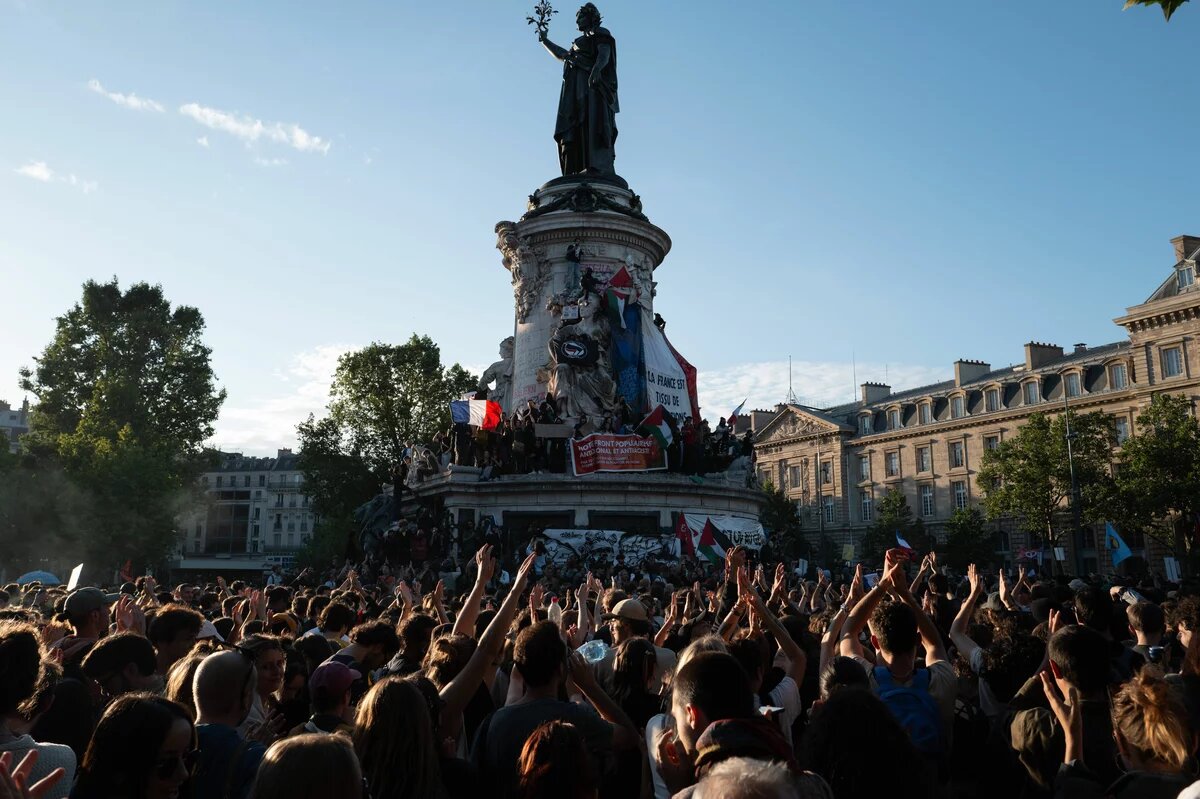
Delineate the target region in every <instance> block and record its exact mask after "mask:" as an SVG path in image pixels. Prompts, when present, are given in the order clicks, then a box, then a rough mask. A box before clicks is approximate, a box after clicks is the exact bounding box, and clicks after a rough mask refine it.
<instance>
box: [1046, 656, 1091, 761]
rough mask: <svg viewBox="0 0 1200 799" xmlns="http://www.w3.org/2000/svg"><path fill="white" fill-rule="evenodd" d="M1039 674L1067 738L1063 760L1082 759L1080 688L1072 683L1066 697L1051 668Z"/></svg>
mask: <svg viewBox="0 0 1200 799" xmlns="http://www.w3.org/2000/svg"><path fill="white" fill-rule="evenodd" d="M1038 676H1040V677H1041V678H1042V690H1043V691H1044V692H1045V694H1046V701H1047V702H1049V703H1050V709H1051V710H1053V711H1054V717H1055V718H1057V719H1058V724H1059V726H1060V727H1061V728H1062V731H1063V735H1064V737H1065V738H1066V744H1067V745H1066V753H1065V755H1064V757H1063V762H1064V763H1070V762H1071V761H1072V760H1078V759H1081V758H1082V756H1083V709H1082V706H1081V704H1080V701H1079V690H1078V689H1077V688H1075V686H1073V685H1072V686H1071V687H1070V693H1069V694H1068V696H1066V697H1064V696H1063V695H1062V692H1061V691H1059V690H1058V684H1057V683H1055V682H1054V678H1053V676H1052V675H1051V674H1050V671H1049V670H1046V671H1042V672H1039V673H1038Z"/></svg>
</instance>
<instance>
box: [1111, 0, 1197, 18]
mask: <svg viewBox="0 0 1200 799" xmlns="http://www.w3.org/2000/svg"><path fill="white" fill-rule="evenodd" d="M1187 1H1188V0H1125V8H1131V7H1133V6H1161V7H1162V12H1163V17H1164V18H1166V20H1167V21H1168V22H1170V21H1171V15H1172V14H1174V13H1175V12H1176V11H1177V10H1178V9H1179V7H1180V6H1181V5H1183V4H1184V3H1186V2H1187Z"/></svg>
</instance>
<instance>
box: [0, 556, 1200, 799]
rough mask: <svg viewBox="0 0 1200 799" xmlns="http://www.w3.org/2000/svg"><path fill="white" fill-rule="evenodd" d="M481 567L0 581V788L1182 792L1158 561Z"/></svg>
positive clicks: (1016, 798)
mask: <svg viewBox="0 0 1200 799" xmlns="http://www.w3.org/2000/svg"><path fill="white" fill-rule="evenodd" d="M521 554H522V553H517V555H518V557H519V556H520V555H521ZM500 571H502V569H501V567H500V566H499V565H498V562H497V558H496V557H495V555H494V551H493V545H492V544H484V545H483V546H482V547H481V548H480V549H479V551H478V552H477V553H476V554H475V556H474V558H473V559H471V560H469V561H468V563H467V564H466V567H465V568H464V569H462V570H461V571H460V572H459V573H457V574H455V575H454V577H453V579H451V580H438V581H436V583H433V584H432V585H430V584H428V583H427V584H426V585H424V586H420V587H418V586H417V585H415V584H410V583H408V582H404V581H398V582H395V583H394V584H389V583H387V582H384V581H380V582H379V583H366V584H364V582H363V581H362V580H360V576H359V574H358V573H357V572H356V571H354V570H353V569H350V568H347V569H346V570H345V571H344V573H341V574H337V573H335V574H333V575H332V576H330V577H328V578H327V577H326V576H325V575H322V576H313V575H311V573H302V574H301V575H299V576H298V577H297V578H295V579H293V580H292V581H291V582H290V583H286V584H285V582H286V581H285V580H281V579H280V577H279V576H278V575H274V576H272V578H271V579H269V580H268V581H267V584H266V585H258V586H255V585H248V584H245V583H243V582H241V581H235V582H228V583H227V582H226V581H225V580H223V579H217V580H216V582H215V583H211V584H207V585H192V584H182V585H178V586H177V587H176V588H175V589H174V590H162V589H161V588H160V587H159V586H158V585H156V584H155V582H154V580H153V579H152V578H149V577H144V578H139V579H138V580H137V581H136V582H127V583H125V584H124V585H121V586H118V587H115V588H114V590H113V591H112V592H111V593H109V592H106V591H105V590H103V589H101V588H96V587H86V588H78V589H76V590H74V591H71V592H67V591H66V590H64V589H60V588H57V587H45V586H41V585H39V584H37V583H32V584H29V585H24V586H16V585H8V586H6V587H5V588H4V589H3V591H0V753H2V754H0V799H10V797H20V798H21V799H25V798H26V797H67V796H70V797H73V798H75V797H78V799H134V798H135V797H136V798H137V799H142V798H143V797H144V798H145V799H169V798H170V797H176V796H179V797H197V798H198V799H242V798H244V797H256V799H307V798H308V797H312V798H313V799H317V798H318V797H334V798H336V799H360V798H362V799H365V798H366V797H370V799H403V798H407V797H413V798H418V797H420V798H423V797H434V798H437V797H445V798H446V799H458V797H475V796H483V797H498V798H499V799H508V797H521V798H522V799H551V798H553V797H562V798H563V799H590V798H591V797H651V796H653V797H655V798H656V799H667V797H672V796H676V797H678V796H682V797H687V796H694V797H698V798H699V797H703V798H704V799H709V798H711V797H746V798H747V799H759V798H760V797H761V798H762V799H768V798H769V799H776V798H777V799H792V798H795V797H805V798H807V797H837V799H860V798H861V799H866V798H867V797H922V799H929V798H931V797H932V798H936V797H960V796H961V797H984V798H988V797H1003V798H1004V799H1022V797H1031V798H1032V797H1106V796H1110V797H1130V799H1133V798H1134V797H1137V798H1139V799H1159V798H1160V797H1161V798H1162V799H1168V798H1169V799H1175V798H1176V797H1180V798H1181V799H1196V798H1197V797H1200V782H1196V780H1197V772H1196V749H1197V742H1198V736H1197V731H1200V635H1196V634H1194V633H1195V631H1196V630H1197V629H1198V625H1200V598H1198V597H1197V596H1193V595H1189V590H1190V589H1191V586H1190V585H1186V584H1185V585H1184V586H1177V585H1167V584H1163V583H1161V582H1160V581H1158V580H1153V581H1144V582H1142V583H1136V581H1132V580H1126V581H1118V582H1119V583H1121V584H1116V585H1114V584H1110V583H1101V582H1100V581H1099V580H1094V581H1092V582H1088V581H1084V580H1080V579H1074V580H1070V581H1068V579H1067V578H1065V577H1048V576H1045V575H1037V576H1032V575H1029V574H1026V573H1025V572H1024V571H1023V570H1022V571H1020V572H1019V573H1017V574H1014V575H1006V574H1005V573H1003V572H1001V573H995V572H991V573H989V574H984V573H982V571H980V570H977V569H976V568H975V567H974V566H972V567H970V568H969V569H968V571H967V574H966V575H962V576H954V577H952V576H950V575H949V574H947V571H946V569H945V568H943V566H942V564H940V563H939V561H938V559H937V556H936V555H935V554H930V555H928V556H926V557H924V558H920V559H919V562H918V558H917V557H916V556H914V555H913V553H911V552H910V551H908V550H899V549H897V550H891V551H889V552H888V553H887V555H886V557H885V561H884V565H883V568H882V569H880V570H878V571H874V572H870V573H868V574H864V573H863V568H862V566H858V567H856V568H854V569H853V570H851V569H849V568H838V569H836V570H834V571H833V572H832V573H831V572H830V571H826V570H822V569H817V568H813V569H810V570H808V572H807V573H800V570H799V568H797V564H796V563H795V562H781V563H757V562H755V553H752V552H747V551H746V550H745V549H741V548H734V549H733V550H731V551H730V552H728V553H727V554H726V557H725V562H724V564H723V567H722V568H716V569H707V570H706V569H701V568H698V567H694V566H689V567H687V568H683V567H682V566H679V567H676V568H672V569H661V568H659V569H654V570H644V569H641V568H639V567H629V568H624V569H620V570H617V569H612V570H611V572H612V575H613V576H611V577H607V578H606V579H601V578H600V577H597V576H594V574H593V573H592V572H586V571H585V572H580V571H578V570H576V571H571V570H562V571H560V572H547V570H546V561H545V559H544V557H543V555H542V553H541V551H540V548H537V547H530V548H529V551H528V554H527V555H526V556H525V557H524V559H523V561H521V562H520V564H519V566H515V567H514V573H512V574H507V575H505V576H506V578H507V579H504V580H501V579H498V572H500ZM681 574H687V575H688V576H689V577H693V576H694V577H696V578H697V579H696V580H694V581H692V582H689V583H685V584H673V583H672V582H671V581H670V580H671V578H672V576H673V575H675V576H677V575H681ZM448 583H449V584H448ZM1135 583H1136V584H1135Z"/></svg>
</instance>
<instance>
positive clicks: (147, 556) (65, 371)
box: [8, 278, 225, 568]
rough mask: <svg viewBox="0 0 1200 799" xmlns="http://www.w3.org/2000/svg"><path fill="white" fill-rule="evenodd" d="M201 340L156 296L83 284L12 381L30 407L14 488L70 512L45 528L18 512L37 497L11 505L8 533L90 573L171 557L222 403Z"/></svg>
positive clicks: (197, 326)
mask: <svg viewBox="0 0 1200 799" xmlns="http://www.w3.org/2000/svg"><path fill="white" fill-rule="evenodd" d="M203 331H204V319H203V317H202V316H201V315H200V312H199V311H198V310H197V309H195V308H192V307H189V306H184V305H180V306H175V307H172V306H171V304H170V302H168V300H167V299H166V297H165V296H164V295H163V292H162V288H161V287H159V286H150V285H148V284H146V283H136V284H134V285H133V286H131V287H129V289H128V290H126V291H122V290H121V288H120V286H119V285H118V283H117V280H116V279H115V278H114V279H113V280H111V281H110V282H108V283H97V282H95V281H88V282H87V283H85V284H84V286H83V296H82V299H81V300H80V302H78V303H77V304H76V305H75V306H74V307H72V308H71V309H70V310H69V311H67V313H66V314H64V315H63V316H60V317H59V318H58V319H57V321H56V326H55V334H54V338H53V340H52V341H51V342H50V343H49V344H48V345H47V346H46V348H45V350H44V351H43V352H42V354H41V355H40V356H39V357H38V358H36V359H35V364H36V366H35V368H34V369H32V370H30V369H23V370H22V372H21V385H22V388H24V389H25V390H26V391H29V392H30V393H32V394H33V395H34V396H35V397H36V398H37V404H36V406H35V407H34V409H33V411H32V414H31V418H30V432H29V434H28V435H27V436H25V437H24V438H23V439H22V444H23V446H24V447H25V449H26V450H27V452H28V460H26V461H24V462H23V463H22V465H21V466H20V467H19V468H18V470H17V472H18V483H19V484H23V483H25V482H28V481H35V482H38V485H39V486H47V485H55V486H57V490H62V491H65V492H66V496H68V497H70V498H71V499H70V500H69V501H67V503H66V505H67V508H68V509H69V510H68V509H63V510H61V511H58V512H57V515H56V516H55V517H53V518H51V517H48V516H46V515H45V514H39V513H37V511H36V509H35V508H31V507H28V505H29V503H30V502H33V501H35V500H34V499H33V497H34V496H38V495H39V494H38V492H37V491H34V492H33V494H31V495H29V496H18V497H16V498H15V502H16V503H17V507H16V508H15V509H12V508H10V511H9V520H10V521H9V523H10V527H9V530H8V532H9V533H13V534H17V535H23V536H28V537H29V538H30V539H31V540H38V541H41V542H43V543H42V546H43V547H44V546H45V544H46V543H47V542H56V543H58V544H62V545H64V546H66V547H67V549H68V552H69V553H70V554H72V556H74V557H80V558H83V559H85V560H86V561H88V562H89V563H90V564H91V565H94V566H96V567H98V568H107V567H111V566H113V565H115V564H118V563H122V562H124V561H125V560H126V559H134V560H136V561H139V562H142V563H156V562H158V561H159V560H160V559H161V558H163V557H164V556H165V555H167V553H168V552H170V551H171V550H172V549H173V548H174V545H175V543H176V535H177V534H176V522H175V519H176V514H177V512H178V511H180V510H181V509H182V508H183V507H184V506H185V505H187V504H189V503H191V502H192V501H194V499H195V488H194V486H195V479H196V477H197V475H198V473H199V469H200V466H201V462H202V450H201V446H202V442H203V441H204V440H205V439H207V438H208V437H210V436H211V435H212V430H213V428H212V424H213V422H214V421H215V420H216V418H217V412H218V410H219V409H220V406H221V403H222V402H223V401H224V399H225V392H224V391H223V390H218V389H217V387H216V379H215V376H214V375H213V372H212V368H211V366H210V364H209V356H210V350H209V348H208V347H206V346H204V344H203V342H202V340H201V335H202V333H203ZM67 486H69V488H67ZM41 490H42V491H43V492H44V490H45V489H44V488H43V489H41ZM64 554H65V553H64Z"/></svg>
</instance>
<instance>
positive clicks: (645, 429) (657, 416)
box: [637, 405, 674, 452]
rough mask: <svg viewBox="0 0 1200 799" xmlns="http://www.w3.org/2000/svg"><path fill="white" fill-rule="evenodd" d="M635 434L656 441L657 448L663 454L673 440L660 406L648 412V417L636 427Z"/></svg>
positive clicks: (663, 411) (664, 413)
mask: <svg viewBox="0 0 1200 799" xmlns="http://www.w3.org/2000/svg"><path fill="white" fill-rule="evenodd" d="M637 432H638V435H639V436H646V437H648V438H653V439H654V440H655V441H657V442H658V448H659V449H661V450H662V451H663V452H666V451H667V447H669V446H671V441H672V440H673V439H674V436H673V434H672V433H671V426H670V425H669V424H667V417H666V411H665V410H664V409H663V406H661V405H659V406H658V407H657V408H655V409H654V410H652V411H650V415H649V416H647V417H646V418H645V419H643V420H642V423H641V424H639V425H638V428H637Z"/></svg>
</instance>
